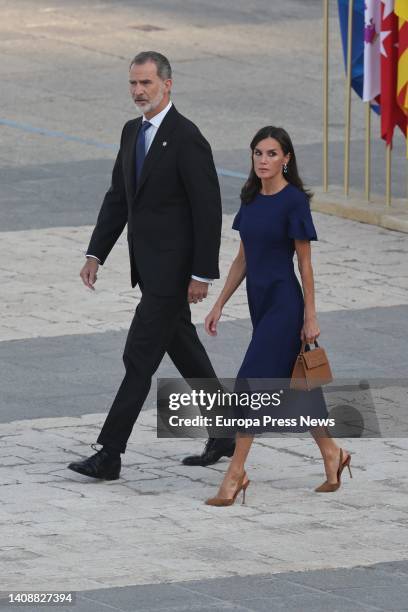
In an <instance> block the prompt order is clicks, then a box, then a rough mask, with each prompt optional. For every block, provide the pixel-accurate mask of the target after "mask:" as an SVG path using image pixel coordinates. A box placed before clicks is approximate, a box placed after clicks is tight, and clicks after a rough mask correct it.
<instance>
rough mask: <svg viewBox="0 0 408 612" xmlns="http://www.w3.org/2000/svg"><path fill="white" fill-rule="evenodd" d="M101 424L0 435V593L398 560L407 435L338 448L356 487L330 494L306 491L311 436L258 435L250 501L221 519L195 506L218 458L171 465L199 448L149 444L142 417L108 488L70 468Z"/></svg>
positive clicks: (25, 426) (214, 477)
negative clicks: (347, 454)
mask: <svg viewBox="0 0 408 612" xmlns="http://www.w3.org/2000/svg"><path fill="white" fill-rule="evenodd" d="M103 419H104V415H103V414H95V415H85V416H83V417H65V418H64V417H60V418H54V419H35V420H31V421H30V420H26V421H20V422H18V421H14V422H12V423H9V424H6V423H4V424H2V425H1V426H0V436H1V438H0V440H1V449H2V450H1V455H2V456H5V457H7V465H5V466H4V467H3V468H1V469H0V483H1V484H2V496H1V500H0V515H1V524H0V542H1V545H0V560H2V582H3V584H4V585H5V586H6V587H7V589H9V590H16V591H17V590H32V591H34V590H44V589H45V590H49V589H51V588H52V589H54V590H70V589H73V590H89V589H90V590H92V589H97V588H107V587H114V586H128V585H135V584H149V583H162V582H180V581H188V580H202V579H210V578H211V579H212V578H220V577H232V576H234V575H235V576H236V575H256V574H265V573H280V572H285V571H290V570H298V571H300V570H302V571H306V570H310V569H327V568H336V567H350V568H351V567H353V566H355V565H359V564H367V565H368V564H373V563H378V562H387V561H402V560H404V559H405V558H406V551H407V541H408V513H407V507H408V505H407V499H408V497H407V496H408V481H407V474H406V470H405V457H406V452H407V449H408V441H407V440H406V439H394V440H392V441H390V440H384V439H360V440H358V439H357V440H355V439H353V440H351V439H350V440H343V441H342V443H343V445H344V446H345V447H346V448H347V449H349V450H350V451H351V453H352V457H353V459H352V469H353V479H352V480H350V479H348V478H347V479H346V478H345V479H344V481H345V482H344V485H343V487H342V488H341V489H340V490H339V491H338V492H337V493H335V494H333V495H327V496H321V495H320V496H319V495H317V494H316V493H314V491H313V489H314V487H315V486H316V485H317V484H319V482H320V481H321V480H322V479H323V469H322V468H323V466H322V461H321V459H320V458H319V453H318V450H317V447H316V446H315V444H314V443H313V442H312V441H311V439H310V438H309V437H308V436H303V437H298V438H285V439H277V438H274V439H262V440H257V441H256V443H255V447H254V449H253V452H252V453H251V455H250V458H249V463H248V474H249V476H250V478H251V479H252V483H251V486H250V487H249V489H248V495H247V505H246V506H242V505H239V504H236V505H234V506H232V507H231V508H227V509H221V510H220V509H217V508H211V507H208V506H205V505H204V503H203V502H204V500H205V499H206V497H208V496H210V495H211V493H213V492H214V490H215V489H216V487H217V486H218V484H219V482H220V480H221V477H222V473H223V471H224V470H225V465H226V463H225V462H220V463H218V464H216V465H214V466H211V467H209V468H189V467H186V466H183V465H181V463H180V460H181V458H182V457H183V456H184V455H185V454H188V453H189V452H191V451H194V450H195V449H197V446H198V445H199V444H198V441H197V440H196V441H193V440H165V439H161V440H158V439H157V438H156V432H155V424H156V415H155V412H154V411H149V410H147V411H146V410H145V411H143V412H142V414H141V417H140V420H139V423H138V426H137V427H136V428H135V430H134V433H133V435H132V438H131V442H130V445H129V451H128V452H127V453H126V455H125V458H124V466H123V470H122V475H121V478H120V479H119V480H118V481H113V482H109V483H105V482H98V481H93V480H89V479H88V478H86V477H84V476H80V475H78V474H75V473H72V472H70V471H69V470H67V468H66V465H67V463H68V462H69V461H71V460H72V459H74V458H75V457H81V456H84V455H87V454H88V453H89V442H90V441H92V440H93V439H94V437H95V435H96V432H97V430H98V428H99V427H100V425H101V423H102V422H103ZM13 457H16V458H17V461H15V463H13V462H12V458H13ZM379 457H381V462H378V458H379ZM21 460H23V462H22V461H21ZM399 466H401V469H398V467H399ZM339 588H340V587H339Z"/></svg>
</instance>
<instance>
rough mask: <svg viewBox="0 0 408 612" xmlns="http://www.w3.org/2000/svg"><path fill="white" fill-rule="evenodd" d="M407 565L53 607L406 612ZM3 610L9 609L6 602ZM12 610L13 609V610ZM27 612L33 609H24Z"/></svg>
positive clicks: (235, 581)
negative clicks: (404, 611)
mask: <svg viewBox="0 0 408 612" xmlns="http://www.w3.org/2000/svg"><path fill="white" fill-rule="evenodd" d="M407 577H408V563H407V561H400V562H391V563H377V564H374V565H368V566H357V567H354V568H352V569H348V568H338V569H332V570H314V571H307V572H282V573H278V574H261V575H258V576H246V575H242V576H233V577H230V578H214V579H211V580H192V581H186V582H173V583H166V584H161V585H156V584H149V585H142V586H131V587H116V588H105V589H99V590H96V591H95V590H90V591H82V592H77V593H75V605H73V606H70V607H68V608H67V607H62V606H55V607H53V609H54V610H56V611H60V612H62V611H63V610H65V611H66V610H72V612H93V611H94V610H95V612H96V611H97V610H114V611H117V612H133V611H135V612H136V611H137V612H167V611H170V612H183V611H185V612H189V611H190V610H191V611H193V612H197V611H200V610H202V611H203V612H204V611H207V610H214V611H216V610H217V611H218V610H219V611H224V610H236V611H237V612H263V611H264V612H271V611H272V612H275V611H278V610H288V611H289V612H296V611H297V610H299V611H300V612H315V611H316V610H321V611H322V612H326V611H327V610H334V611H337V612H342V611H344V612H346V611H347V612H350V611H353V612H360V611H361V612H370V611H371V612H375V611H387V612H391V611H398V612H400V611H403V610H407V609H408V607H407V605H406V602H407V588H408V587H407ZM0 609H1V610H12V609H13V607H12V606H8V605H7V603H6V598H5V597H4V598H3V599H0ZM14 609H15V608H14ZM24 609H25V610H27V612H34V610H37V609H38V608H37V609H35V608H33V607H32V606H25V607H24Z"/></svg>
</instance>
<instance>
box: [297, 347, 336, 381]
mask: <svg viewBox="0 0 408 612" xmlns="http://www.w3.org/2000/svg"><path fill="white" fill-rule="evenodd" d="M314 345H315V347H316V348H314V349H313V350H310V345H309V344H308V343H307V342H302V348H301V349H300V353H299V355H298V356H297V358H296V362H295V366H294V368H293V372H292V377H291V380H290V389H296V390H298V391H310V390H311V389H316V387H321V386H322V385H327V384H328V383H330V382H332V380H333V376H332V372H331V369H330V364H329V360H328V359H327V355H326V351H325V350H324V348H322V347H320V346H319V345H318V344H317V341H316V340H315V342H314Z"/></svg>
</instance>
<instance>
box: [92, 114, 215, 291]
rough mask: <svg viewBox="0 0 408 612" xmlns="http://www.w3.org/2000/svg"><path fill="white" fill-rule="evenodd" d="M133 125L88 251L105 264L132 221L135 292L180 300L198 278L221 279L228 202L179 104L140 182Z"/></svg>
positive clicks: (207, 153) (126, 134) (156, 139)
mask: <svg viewBox="0 0 408 612" xmlns="http://www.w3.org/2000/svg"><path fill="white" fill-rule="evenodd" d="M141 122H142V118H141V117H139V118H138V119H132V120H131V121H128V122H127V123H126V124H125V126H124V128H123V131H122V137H121V141H120V149H119V153H118V156H117V158H116V162H115V165H114V168H113V172H112V184H111V187H110V189H109V190H108V192H107V193H106V195H105V198H104V200H103V203H102V207H101V210H100V212H99V216H98V220H97V223H96V226H95V229H94V231H93V234H92V237H91V241H90V244H89V247H88V251H87V252H88V253H89V254H92V255H96V256H97V257H98V258H99V259H100V261H101V264H103V263H104V261H105V260H106V258H107V256H108V255H109V253H110V251H111V249H112V247H113V245H114V244H115V242H116V241H117V239H118V238H119V236H120V234H121V233H122V231H123V229H124V227H125V225H126V223H127V224H128V243H129V255H130V265H131V279H132V287H134V286H135V285H136V284H137V283H141V285H142V286H143V288H146V289H147V290H149V291H151V292H152V293H154V294H157V295H175V294H176V293H178V292H180V290H182V289H184V288H186V287H187V285H188V282H189V280H190V277H191V275H192V274H194V275H197V276H202V277H206V278H219V270H218V254H219V247H220V235H221V218H222V215H221V197H220V189H219V183H218V177H217V173H216V170H215V166H214V161H213V157H212V153H211V148H210V145H209V144H208V142H207V141H206V140H205V138H204V137H203V136H202V134H201V133H200V131H199V130H198V128H197V127H196V126H195V125H194V124H193V123H192V122H191V121H189V120H188V119H186V118H185V117H183V116H182V115H180V113H179V112H178V111H177V110H176V109H175V107H174V106H172V107H171V108H170V110H169V111H168V113H167V114H166V116H165V117H164V119H163V121H162V123H161V125H160V127H159V129H158V131H157V133H156V136H155V137H154V140H153V142H152V144H151V146H150V149H149V151H148V153H147V155H146V158H145V161H144V164H143V170H142V174H141V177H140V181H139V184H138V185H136V178H135V177H136V172H135V168H136V160H135V154H136V153H135V151H136V137H137V133H138V130H139V127H140V125H141Z"/></svg>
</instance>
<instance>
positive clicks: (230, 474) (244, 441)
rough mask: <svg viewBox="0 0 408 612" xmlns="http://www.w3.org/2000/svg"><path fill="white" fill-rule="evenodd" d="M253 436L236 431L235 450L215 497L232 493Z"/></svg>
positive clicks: (228, 496) (228, 495)
mask: <svg viewBox="0 0 408 612" xmlns="http://www.w3.org/2000/svg"><path fill="white" fill-rule="evenodd" d="M253 439H254V437H253V436H248V435H246V434H240V433H237V435H236V438H235V451H234V454H233V455H232V457H231V461H230V464H229V466H228V469H227V471H226V472H225V476H224V479H223V481H222V483H221V486H220V488H219V490H218V493H217V497H225V498H230V497H232V496H233V495H234V493H235V490H236V488H237V486H238V482H239V480H240V478H241V477H242V474H243V472H244V470H245V462H246V459H247V457H248V453H249V451H250V448H251V446H252V441H253Z"/></svg>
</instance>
